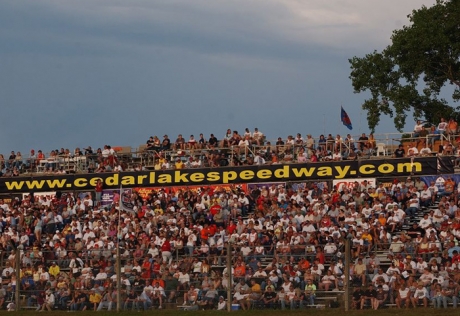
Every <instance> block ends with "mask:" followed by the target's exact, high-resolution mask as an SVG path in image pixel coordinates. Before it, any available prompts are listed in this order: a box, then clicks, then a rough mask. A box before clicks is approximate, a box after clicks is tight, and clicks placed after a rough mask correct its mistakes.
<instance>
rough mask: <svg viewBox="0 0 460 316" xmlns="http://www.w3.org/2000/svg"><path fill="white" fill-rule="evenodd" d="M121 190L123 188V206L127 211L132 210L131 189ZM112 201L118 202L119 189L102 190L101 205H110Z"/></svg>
mask: <svg viewBox="0 0 460 316" xmlns="http://www.w3.org/2000/svg"><path fill="white" fill-rule="evenodd" d="M122 190H123V193H122V198H121V201H122V203H123V208H124V209H126V210H129V211H132V210H133V207H134V205H133V203H131V194H132V193H133V189H125V188H123V189H122ZM114 202H120V189H118V190H102V196H101V205H102V206H109V205H112V203H114ZM119 205H120V203H119Z"/></svg>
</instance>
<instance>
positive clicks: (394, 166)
mask: <svg viewBox="0 0 460 316" xmlns="http://www.w3.org/2000/svg"><path fill="white" fill-rule="evenodd" d="M353 167H354V166H352V165H351V164H348V165H347V164H341V165H328V166H318V167H317V166H308V167H292V166H289V165H278V166H276V167H273V166H270V168H260V167H259V168H253V169H248V168H243V169H238V170H235V169H236V168H235V169H233V170H229V169H228V168H227V169H225V168H221V169H219V170H214V169H210V170H209V171H207V170H206V171H203V170H200V171H194V170H190V169H182V170H166V171H147V172H138V173H122V174H98V175H95V174H87V175H72V176H63V177H62V178H61V177H59V178H57V177H54V178H51V179H46V178H45V179H31V180H14V181H13V180H7V181H5V182H4V184H5V189H7V190H8V191H10V192H12V191H13V192H14V191H16V192H20V191H27V190H44V189H46V190H48V189H51V190H59V189H63V190H72V189H87V188H93V187H95V186H96V183H97V180H99V179H100V180H102V181H103V182H104V185H105V187H114V188H115V187H119V186H120V185H122V186H126V187H133V186H148V185H162V186H167V185H198V184H229V183H241V182H244V183H247V182H269V181H276V180H283V181H302V180H313V179H319V180H325V179H344V178H347V177H360V176H385V175H398V174H400V175H405V174H408V173H411V172H416V173H417V172H421V171H422V169H423V168H422V164H421V163H418V162H399V163H382V164H378V165H377V164H361V165H359V166H356V168H353Z"/></svg>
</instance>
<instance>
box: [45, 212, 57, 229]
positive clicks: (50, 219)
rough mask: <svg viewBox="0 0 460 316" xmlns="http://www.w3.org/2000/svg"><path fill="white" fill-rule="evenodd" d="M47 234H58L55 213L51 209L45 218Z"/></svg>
mask: <svg viewBox="0 0 460 316" xmlns="http://www.w3.org/2000/svg"><path fill="white" fill-rule="evenodd" d="M45 223H46V233H47V234H54V233H55V232H56V222H55V220H54V212H53V211H52V210H51V208H49V209H48V210H47V212H46V216H45Z"/></svg>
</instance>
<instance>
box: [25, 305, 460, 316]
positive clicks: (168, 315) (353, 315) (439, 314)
mask: <svg viewBox="0 0 460 316" xmlns="http://www.w3.org/2000/svg"><path fill="white" fill-rule="evenodd" d="M49 313H51V314H53V315H55V316H61V315H62V316H64V315H66V316H69V314H70V315H72V314H78V315H81V316H90V315H98V316H109V315H113V314H117V315H120V316H132V314H138V315H142V314H143V313H145V314H157V315H161V316H191V315H203V316H211V315H224V314H228V312H226V311H216V310H209V311H178V310H175V309H174V310H173V309H169V310H168V309H166V310H165V309H162V310H152V311H148V312H139V313H138V312H124V311H123V312H119V313H117V312H116V311H111V312H107V311H101V312H94V311H85V312H75V313H68V312H66V311H52V312H46V314H49ZM231 313H232V314H234V315H239V316H249V315H251V316H280V315H282V316H305V314H307V313H308V315H309V316H310V315H314V316H333V315H334V316H336V315H339V314H346V315H349V316H367V315H370V314H372V315H373V316H374V315H378V316H398V315H401V316H402V315H403V316H420V315H430V316H450V315H452V316H453V315H458V314H459V310H458V309H453V308H452V307H450V308H448V309H434V308H417V309H408V310H406V309H397V308H390V309H382V310H377V311H373V310H369V309H366V310H357V311H356V310H352V311H348V312H345V311H344V309H343V308H335V309H334V308H328V309H324V310H319V309H307V310H293V311H290V310H286V311H280V310H250V311H233V312H231ZM18 314H19V315H32V314H34V315H35V314H36V312H35V311H20V312H19V313H18ZM42 314H45V313H42Z"/></svg>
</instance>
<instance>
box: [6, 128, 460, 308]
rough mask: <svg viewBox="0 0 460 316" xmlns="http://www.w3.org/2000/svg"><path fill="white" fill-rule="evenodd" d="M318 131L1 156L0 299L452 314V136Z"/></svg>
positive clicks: (60, 304)
mask: <svg viewBox="0 0 460 316" xmlns="http://www.w3.org/2000/svg"><path fill="white" fill-rule="evenodd" d="M324 136H325V137H324ZM324 136H323V137H319V138H316V139H313V138H312V137H311V135H307V137H305V139H304V138H302V136H301V135H300V134H298V135H297V136H296V137H292V136H289V137H288V138H287V140H282V139H281V138H279V139H278V140H274V141H270V140H267V139H266V137H265V136H264V135H263V134H262V133H260V132H259V131H258V130H257V131H255V132H254V133H250V132H249V130H247V132H246V134H245V135H241V136H240V135H239V134H238V133H237V132H232V131H231V130H229V132H228V136H227V137H225V138H224V139H221V140H218V139H215V138H214V137H213V136H212V137H211V138H209V139H208V140H205V139H204V138H202V137H200V138H198V139H197V140H194V139H190V140H188V141H187V140H184V139H181V138H178V139H177V140H176V141H175V142H172V141H170V140H169V139H168V137H167V135H165V136H164V137H163V141H160V140H159V139H158V137H152V138H151V139H149V140H148V141H147V142H146V144H145V145H142V146H139V147H138V148H136V149H132V148H131V147H111V146H108V145H106V146H104V148H103V149H102V148H101V149H98V150H96V151H94V152H93V150H92V149H91V148H85V149H83V150H80V149H79V148H76V149H75V150H74V151H72V152H71V151H70V150H66V149H61V150H59V151H53V152H51V153H49V154H44V153H42V152H41V151H38V152H37V154H35V151H34V152H31V155H30V157H22V155H20V154H19V155H18V154H17V153H12V154H11V156H10V157H9V158H8V159H4V158H3V156H1V157H0V163H1V164H2V175H3V176H2V177H0V230H1V232H2V233H1V237H0V241H1V242H0V245H1V248H0V250H1V253H0V271H1V284H2V288H1V289H0V305H1V306H2V308H5V309H6V308H8V306H10V308H12V306H13V305H12V304H14V308H17V309H32V310H53V309H62V310H70V311H79V310H101V309H108V310H114V309H116V308H119V309H125V310H150V309H161V308H169V309H172V308H176V309H182V310H196V309H227V308H228V307H230V306H231V308H232V309H264V308H279V309H301V308H311V307H315V308H323V307H336V306H346V307H347V306H348V305H349V306H350V307H353V308H357V309H359V308H373V309H379V308H385V307H403V306H404V305H405V306H407V307H409V306H411V307H415V306H418V305H421V306H433V307H437V308H448V307H457V302H458V297H459V296H458V295H459V293H458V292H459V291H458V289H459V282H460V273H459V268H460V262H459V261H460V255H459V251H460V247H459V246H458V239H459V238H460V222H459V220H460V209H458V193H459V183H460V176H457V174H456V173H455V169H454V167H455V166H456V164H457V158H456V157H457V156H458V155H457V150H456V149H455V147H456V146H457V139H456V137H454V135H447V134H446V135H439V134H428V135H425V136H424V137H420V136H417V135H414V134H413V133H406V134H405V135H402V134H401V135H392V134H387V135H383V136H379V135H369V136H366V135H364V134H362V135H360V136H359V137H357V138H353V137H352V136H349V135H348V136H347V137H344V138H341V137H340V136H337V137H335V138H334V137H333V136H332V135H330V137H328V136H326V135H324ZM434 136H436V139H435V138H434ZM400 145H402V146H400ZM427 149H429V150H427ZM18 156H19V157H18ZM2 159H3V161H2ZM348 247H349V248H350V251H348ZM118 263H120V264H118ZM230 267H231V268H230ZM346 276H347V277H346ZM18 278H19V279H18ZM229 281H231V282H229ZM423 289H424V290H423ZM352 290H353V293H351V291H352ZM415 293H417V294H415ZM229 298H230V299H229ZM348 299H349V300H348Z"/></svg>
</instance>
